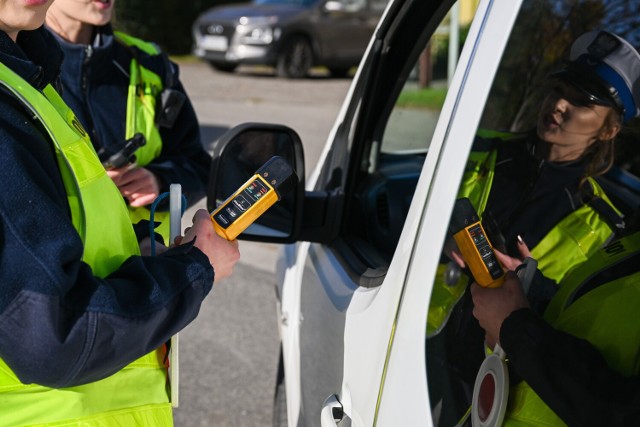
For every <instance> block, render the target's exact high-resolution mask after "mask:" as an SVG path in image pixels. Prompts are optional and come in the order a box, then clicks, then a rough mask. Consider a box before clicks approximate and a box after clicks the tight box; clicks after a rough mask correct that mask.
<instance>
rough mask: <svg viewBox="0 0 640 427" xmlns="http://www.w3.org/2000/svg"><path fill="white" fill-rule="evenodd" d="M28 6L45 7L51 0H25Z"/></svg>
mask: <svg viewBox="0 0 640 427" xmlns="http://www.w3.org/2000/svg"><path fill="white" fill-rule="evenodd" d="M24 2H25V4H26V5H27V6H44V5H45V4H47V3H48V2H49V0H24Z"/></svg>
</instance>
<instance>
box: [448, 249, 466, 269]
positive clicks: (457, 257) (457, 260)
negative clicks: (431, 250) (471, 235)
mask: <svg viewBox="0 0 640 427" xmlns="http://www.w3.org/2000/svg"><path fill="white" fill-rule="evenodd" d="M451 259H453V261H455V263H456V264H458V266H459V267H460V268H464V267H465V265H466V264H465V262H464V258H462V255H461V254H460V253H459V252H458V251H457V250H452V251H451Z"/></svg>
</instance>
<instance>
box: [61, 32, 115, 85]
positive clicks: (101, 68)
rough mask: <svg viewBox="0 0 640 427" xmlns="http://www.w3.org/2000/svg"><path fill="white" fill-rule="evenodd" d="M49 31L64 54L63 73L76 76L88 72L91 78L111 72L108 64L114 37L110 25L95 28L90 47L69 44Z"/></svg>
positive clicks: (111, 57) (110, 58)
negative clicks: (70, 73)
mask: <svg viewBox="0 0 640 427" xmlns="http://www.w3.org/2000/svg"><path fill="white" fill-rule="evenodd" d="M49 31H50V32H51V34H52V35H53V37H55V39H56V40H57V41H58V43H59V44H60V47H61V48H62V51H63V52H64V63H63V67H64V69H65V72H67V73H68V72H72V73H73V74H77V73H83V72H87V70H89V71H88V72H89V73H90V74H91V75H92V76H93V77H96V76H98V75H104V74H108V73H110V72H112V71H111V70H112V67H111V66H110V63H111V61H112V60H113V55H114V53H113V44H114V36H113V29H112V28H111V25H110V24H107V25H105V26H102V27H96V28H95V31H94V38H93V41H92V43H91V44H90V45H86V44H76V43H70V42H68V41H66V40H65V39H63V38H62V37H60V36H59V35H58V34H56V33H55V32H53V31H51V30H49ZM78 76H79V75H78Z"/></svg>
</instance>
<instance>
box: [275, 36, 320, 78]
mask: <svg viewBox="0 0 640 427" xmlns="http://www.w3.org/2000/svg"><path fill="white" fill-rule="evenodd" d="M312 65H313V51H312V50H311V44H310V43H309V40H308V39H307V38H305V37H302V36H295V37H292V38H291V39H289V40H288V41H287V42H285V44H284V47H283V48H282V50H281V51H280V53H279V54H278V59H277V63H276V74H277V75H278V76H279V77H286V78H289V79H301V78H303V77H306V76H307V74H308V73H309V69H311V66H312Z"/></svg>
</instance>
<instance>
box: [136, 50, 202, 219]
mask: <svg viewBox="0 0 640 427" xmlns="http://www.w3.org/2000/svg"><path fill="white" fill-rule="evenodd" d="M167 62H168V61H167ZM170 64H171V66H172V67H173V73H174V75H173V80H174V86H173V89H174V90H177V91H179V92H180V93H182V94H184V96H185V97H186V99H185V102H184V104H183V105H182V108H181V110H180V113H179V114H178V117H177V119H176V121H175V123H174V125H173V126H172V127H170V128H167V127H162V126H161V127H160V136H161V138H162V152H161V153H160V156H158V157H157V158H156V159H154V160H153V161H152V162H151V163H149V164H148V165H147V166H145V167H146V168H147V169H149V170H150V171H152V172H153V173H154V174H155V175H156V176H157V177H158V178H159V179H160V181H161V183H160V185H161V192H164V191H168V190H169V185H170V184H176V183H177V184H181V185H182V191H183V193H184V195H185V196H186V197H187V200H188V203H189V206H191V205H193V204H194V203H195V202H197V201H198V200H200V199H202V197H204V195H205V191H206V185H207V182H208V177H209V168H210V167H211V156H210V155H209V154H208V153H207V152H206V151H205V149H204V147H203V145H202V140H201V138H200V125H199V123H198V119H197V116H196V113H195V110H194V108H193V105H192V104H191V101H190V100H189V97H188V96H187V94H186V91H185V90H184V87H183V86H182V83H181V82H180V81H179V70H178V66H177V65H176V64H174V63H170Z"/></svg>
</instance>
